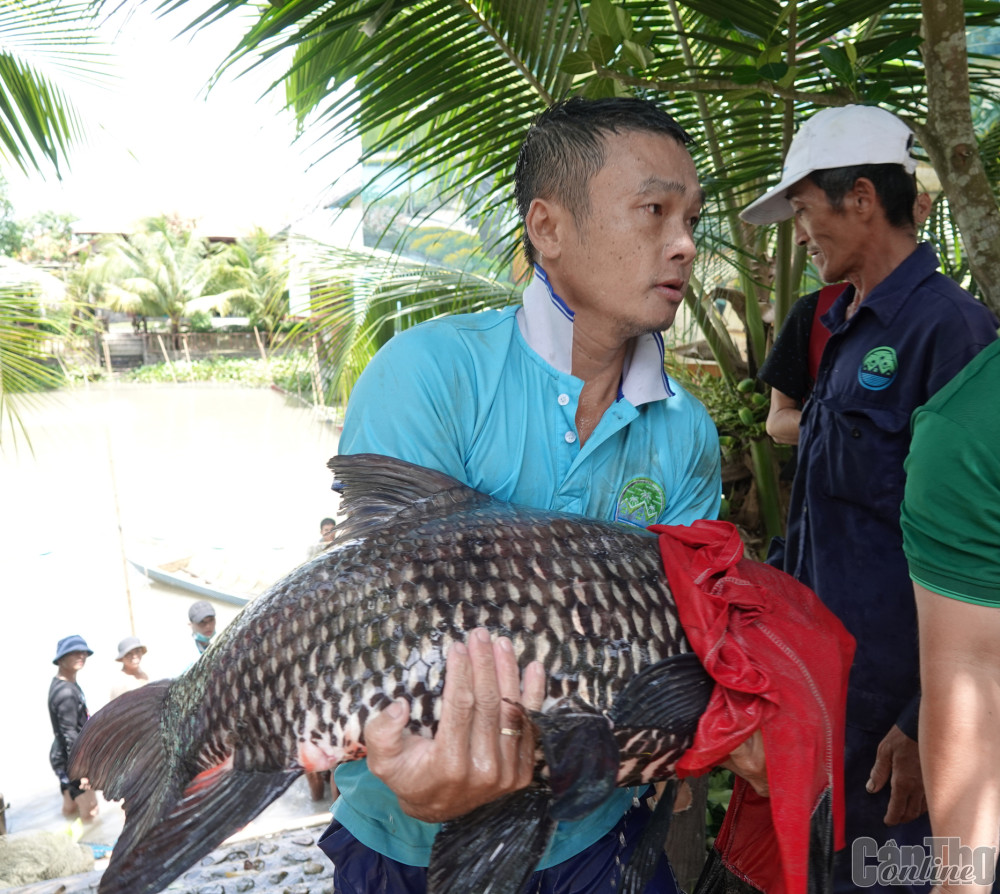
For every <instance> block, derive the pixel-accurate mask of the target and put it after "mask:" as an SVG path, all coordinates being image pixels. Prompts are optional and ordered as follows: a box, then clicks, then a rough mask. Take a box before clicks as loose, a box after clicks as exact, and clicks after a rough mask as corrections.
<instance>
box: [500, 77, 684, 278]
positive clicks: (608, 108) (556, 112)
mask: <svg viewBox="0 0 1000 894" xmlns="http://www.w3.org/2000/svg"><path fill="white" fill-rule="evenodd" d="M631 131H642V132H646V133H654V134H662V135H664V136H668V137H671V138H672V139H674V140H676V141H677V142H678V143H680V144H681V145H682V146H686V145H687V144H688V143H690V142H691V137H690V136H689V135H688V134H687V132H686V131H685V130H684V129H683V128H682V127H681V126H680V125H679V124H678V123H677V122H676V121H674V119H673V118H671V117H670V116H669V115H668V114H667V113H666V112H664V111H663V110H662V109H660V108H659V107H658V106H657V105H655V104H654V103H652V102H649V101H648V100H645V99H636V98H634V97H609V98H607V99H584V98H583V97H580V96H575V97H573V98H572V99H567V100H564V101H563V102H558V103H556V104H555V105H553V106H551V107H550V108H548V109H546V110H545V111H544V112H542V114H541V115H539V116H538V118H537V119H535V122H534V123H533V124H532V125H531V128H530V129H529V130H528V133H527V135H526V136H525V138H524V142H523V143H522V144H521V151H520V152H519V154H518V156H517V165H516V167H515V168H514V198H515V199H516V200H517V212H518V214H519V215H520V217H521V221H522V223H523V221H524V219H525V216H526V215H527V213H528V208H530V207H531V202H532V200H533V199H554V200H555V201H557V202H559V204H560V205H562V206H563V207H564V208H566V210H567V211H569V213H570V214H571V215H572V216H573V220H574V221H575V222H576V224H577V225H578V226H579V225H580V224H581V223H582V222H583V221H585V220H586V218H587V215H588V214H589V213H590V179H591V178H592V177H593V176H594V175H595V174H596V173H597V172H598V171H600V170H601V168H603V167H604V164H605V162H606V160H607V137H608V135H609V134H620V133H628V132H631ZM524 254H525V257H526V258H527V259H528V263H529V264H533V263H534V262H535V247H534V246H533V245H532V244H531V240H530V239H529V238H528V232H527V229H525V231H524Z"/></svg>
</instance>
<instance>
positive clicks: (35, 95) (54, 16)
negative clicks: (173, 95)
mask: <svg viewBox="0 0 1000 894" xmlns="http://www.w3.org/2000/svg"><path fill="white" fill-rule="evenodd" d="M93 13H94V11H93V10H92V8H91V4H90V3H89V2H85V0H80V2H73V0H69V2H67V0H7V2H5V3H0V172H2V171H3V170H4V169H5V168H6V167H8V166H16V167H18V168H20V169H21V170H22V171H25V172H27V171H31V170H35V171H38V172H39V173H43V172H45V171H46V169H47V168H51V169H54V170H55V171H56V172H57V173H58V172H59V171H60V170H61V169H62V167H64V166H65V164H66V163H67V160H68V156H69V152H70V150H71V148H72V146H73V145H74V144H75V143H77V142H78V141H79V139H80V137H81V136H82V133H83V122H82V120H81V118H80V116H79V114H78V113H77V112H76V110H75V109H74V107H73V104H72V102H71V100H70V98H69V94H68V92H67V90H66V88H65V84H66V83H67V82H68V81H69V80H79V79H80V78H85V79H94V78H98V79H99V78H101V77H104V76H105V75H106V64H107V61H108V53H107V50H106V49H105V48H104V47H103V45H102V44H101V43H100V41H98V40H97V39H96V37H95V35H94V30H93ZM29 294H30V293H29ZM25 295H26V293H25V291H24V290H23V289H17V288H14V289H4V290H3V291H2V292H0V442H2V439H3V430H4V420H7V422H8V423H9V424H10V426H11V427H12V429H14V430H17V428H18V427H19V425H20V423H19V422H18V417H17V413H16V409H15V407H14V406H13V405H12V404H11V402H10V400H9V398H10V396H11V395H13V394H20V395H24V394H26V393H30V392H32V391H37V390H41V389H43V388H46V387H51V385H52V384H53V381H54V375H53V372H52V370H51V369H50V367H49V366H48V365H47V363H46V360H47V358H46V356H45V355H44V353H43V352H42V350H41V347H42V343H43V341H44V340H45V339H46V338H51V337H53V335H54V333H53V332H51V331H50V332H49V333H42V331H41V330H40V329H39V326H38V323H39V311H38V306H37V303H35V302H34V301H32V300H30V299H29V300H27V301H26V298H25Z"/></svg>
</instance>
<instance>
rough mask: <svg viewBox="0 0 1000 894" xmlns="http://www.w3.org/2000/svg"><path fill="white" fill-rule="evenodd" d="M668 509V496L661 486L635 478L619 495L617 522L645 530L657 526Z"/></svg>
mask: <svg viewBox="0 0 1000 894" xmlns="http://www.w3.org/2000/svg"><path fill="white" fill-rule="evenodd" d="M666 507H667V495H666V493H664V490H663V488H662V487H661V486H660V485H659V484H657V483H656V482H655V481H651V480H650V479H649V478H633V479H632V480H631V481H629V482H628V483H627V484H626V485H625V487H623V488H622V492H621V493H620V494H619V495H618V505H617V506H616V507H615V521H620V522H626V523H627V524H630V525H637V526H638V527H640V528H645V527H646V526H647V525H653V524H656V521H657V519H659V517H660V514H661V513H662V512H663V510H664V509H666Z"/></svg>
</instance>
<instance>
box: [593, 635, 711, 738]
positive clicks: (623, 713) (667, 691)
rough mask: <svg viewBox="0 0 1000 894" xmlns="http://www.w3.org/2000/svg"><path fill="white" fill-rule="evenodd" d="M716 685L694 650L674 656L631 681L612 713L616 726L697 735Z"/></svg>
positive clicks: (616, 701)
mask: <svg viewBox="0 0 1000 894" xmlns="http://www.w3.org/2000/svg"><path fill="white" fill-rule="evenodd" d="M714 686H715V681H714V680H713V679H712V678H711V677H710V676H709V675H708V672H707V671H706V670H705V668H704V667H702V664H701V662H700V661H699V660H698V656H697V655H695V654H694V653H693V652H685V653H683V654H681V655H671V656H670V657H669V658H664V659H663V660H662V661H658V662H656V664H651V665H650V666H649V667H645V668H643V669H642V670H641V671H639V673H638V674H636V675H635V676H634V677H633V678H632V679H631V680H629V682H628V684H627V685H626V686H625V688H624V689H622V691H621V692H619V693H618V695H617V696H616V697H615V701H614V704H613V705H612V706H611V710H610V711H608V716H609V717H610V718H611V721H612V723H614V725H615V726H616V727H636V728H641V729H662V730H666V731H668V732H672V733H677V734H680V735H685V734H693V733H694V731H695V729H696V728H697V726H698V721H699V720H700V719H701V715H702V714H704V713H705V708H706V707H707V706H708V700H709V698H710V697H711V695H712V689H713V688H714Z"/></svg>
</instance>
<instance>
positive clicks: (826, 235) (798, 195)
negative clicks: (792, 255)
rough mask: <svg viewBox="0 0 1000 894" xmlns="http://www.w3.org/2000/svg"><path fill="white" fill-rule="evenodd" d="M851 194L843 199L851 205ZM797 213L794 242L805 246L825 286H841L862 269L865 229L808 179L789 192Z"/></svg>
mask: <svg viewBox="0 0 1000 894" xmlns="http://www.w3.org/2000/svg"><path fill="white" fill-rule="evenodd" d="M850 197H851V193H850V192H848V193H847V195H846V196H844V206H845V207H846V206H847V205H848V202H849V200H850ZM788 201H789V203H790V204H791V206H792V208H793V209H794V211H795V217H794V221H795V242H796V244H798V245H804V246H805V247H806V252H807V253H808V255H809V258H810V260H811V261H812V262H813V265H814V266H815V267H816V272H817V273H819V275H820V278H821V279H822V280H823V282H841V281H843V280H846V279H848V278H849V277H850V275H851V274H852V273H853V272H854V271H855V270H858V269H859V268H860V267H861V262H862V260H863V258H864V247H865V245H866V243H867V237H866V232H865V230H864V228H862V227H860V226H858V225H857V221H855V220H854V219H853V218H852V216H851V215H850V214H848V213H846V212H845V211H844V210H843V208H840V209H838V208H834V207H833V205H831V204H830V200H829V199H828V198H827V196H826V193H825V192H823V190H822V189H820V188H819V187H818V186H817V185H816V184H815V183H813V182H812V181H811V180H809V179H808V178H806V179H805V180H800V181H799V182H798V183H796V184H795V186H793V187H792V188H791V189H790V190H789V191H788Z"/></svg>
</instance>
